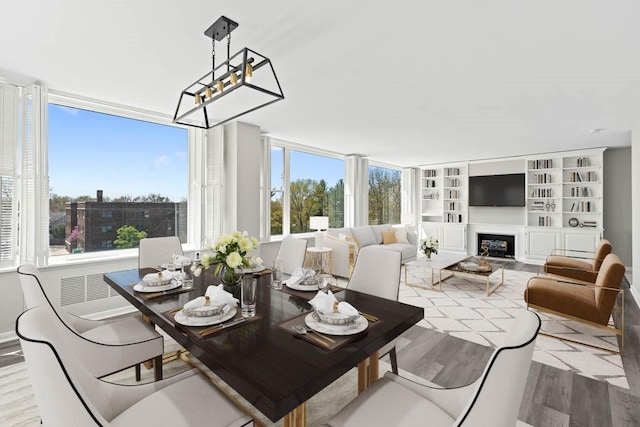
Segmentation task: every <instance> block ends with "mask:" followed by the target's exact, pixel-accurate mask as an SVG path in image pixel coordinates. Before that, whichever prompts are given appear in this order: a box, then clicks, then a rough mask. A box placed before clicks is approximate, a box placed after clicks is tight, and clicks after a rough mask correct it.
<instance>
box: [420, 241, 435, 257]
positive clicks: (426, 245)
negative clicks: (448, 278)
mask: <svg viewBox="0 0 640 427" xmlns="http://www.w3.org/2000/svg"><path fill="white" fill-rule="evenodd" d="M420 250H421V251H422V252H423V253H424V254H425V255H426V256H427V258H431V254H437V253H438V239H434V238H433V237H427V238H426V239H422V241H420Z"/></svg>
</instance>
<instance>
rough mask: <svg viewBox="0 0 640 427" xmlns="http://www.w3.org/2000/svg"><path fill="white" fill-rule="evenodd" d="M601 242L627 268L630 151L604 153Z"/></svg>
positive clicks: (629, 212) (629, 230)
mask: <svg viewBox="0 0 640 427" xmlns="http://www.w3.org/2000/svg"><path fill="white" fill-rule="evenodd" d="M602 190H603V194H604V198H603V201H604V203H603V208H604V212H603V218H604V238H605V239H608V240H609V241H611V244H612V245H613V251H614V252H615V253H616V254H617V255H618V256H619V257H620V259H621V260H622V262H623V263H624V265H626V266H627V267H628V266H631V265H632V262H633V259H632V232H631V221H632V217H631V209H632V207H631V204H632V197H631V147H620V148H609V149H607V150H606V151H605V152H604V180H603V189H602Z"/></svg>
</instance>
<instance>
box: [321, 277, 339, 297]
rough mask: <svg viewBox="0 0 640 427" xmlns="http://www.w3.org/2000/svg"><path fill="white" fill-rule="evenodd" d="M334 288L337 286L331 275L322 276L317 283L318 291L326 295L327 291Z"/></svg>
mask: <svg viewBox="0 0 640 427" xmlns="http://www.w3.org/2000/svg"><path fill="white" fill-rule="evenodd" d="M335 286H337V281H336V278H335V277H334V276H332V275H331V274H323V275H322V280H320V281H319V282H318V290H319V291H322V292H324V293H327V291H328V290H329V289H332V290H333V288H334V287H335Z"/></svg>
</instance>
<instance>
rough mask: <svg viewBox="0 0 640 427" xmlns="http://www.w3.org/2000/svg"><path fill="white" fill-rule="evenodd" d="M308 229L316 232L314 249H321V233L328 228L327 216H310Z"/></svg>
mask: <svg viewBox="0 0 640 427" xmlns="http://www.w3.org/2000/svg"><path fill="white" fill-rule="evenodd" d="M309 228H310V229H312V230H316V249H322V245H323V241H322V231H321V230H326V229H327V228H329V217H328V216H310V217H309Z"/></svg>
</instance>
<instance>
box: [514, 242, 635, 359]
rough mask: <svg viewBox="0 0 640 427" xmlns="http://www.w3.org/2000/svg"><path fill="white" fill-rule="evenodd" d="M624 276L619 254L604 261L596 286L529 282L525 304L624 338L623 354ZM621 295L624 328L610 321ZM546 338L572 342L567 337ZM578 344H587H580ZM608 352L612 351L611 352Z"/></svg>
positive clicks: (540, 278)
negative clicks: (611, 323)
mask: <svg viewBox="0 0 640 427" xmlns="http://www.w3.org/2000/svg"><path fill="white" fill-rule="evenodd" d="M624 272H625V268H624V265H623V264H622V261H620V258H619V257H618V256H617V255H616V254H609V255H607V256H606V257H605V258H604V261H603V262H602V266H601V267H600V269H599V271H598V274H597V277H596V280H595V282H594V283H593V284H591V283H584V282H575V281H569V280H564V279H557V278H551V277H543V276H536V277H532V278H531V279H529V281H528V282H527V289H526V290H525V292H524V300H525V301H526V302H527V308H533V309H535V310H538V311H541V312H545V313H549V314H553V315H556V316H561V317H564V318H567V319H570V320H575V321H578V322H582V323H585V324H587V325H590V326H593V327H596V328H599V329H603V330H607V331H609V332H612V333H614V334H616V335H620V336H621V345H620V353H622V351H623V349H624V291H623V290H622V289H620V285H621V283H622V279H623V278H624ZM618 295H621V303H620V310H621V320H622V325H621V327H620V328H616V327H615V326H614V325H609V319H610V317H611V314H612V313H613V310H614V308H615V306H616V302H617V299H618ZM541 333H542V332H541ZM546 335H549V336H553V337H555V338H559V339H564V340H566V341H572V340H569V339H566V338H565V337H558V336H555V335H551V334H546ZM572 342H577V341H572ZM578 344H585V343H581V342H578ZM587 345H590V344H587ZM599 348H603V347H599ZM604 349H605V350H609V351H611V350H610V349H607V348H604Z"/></svg>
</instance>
